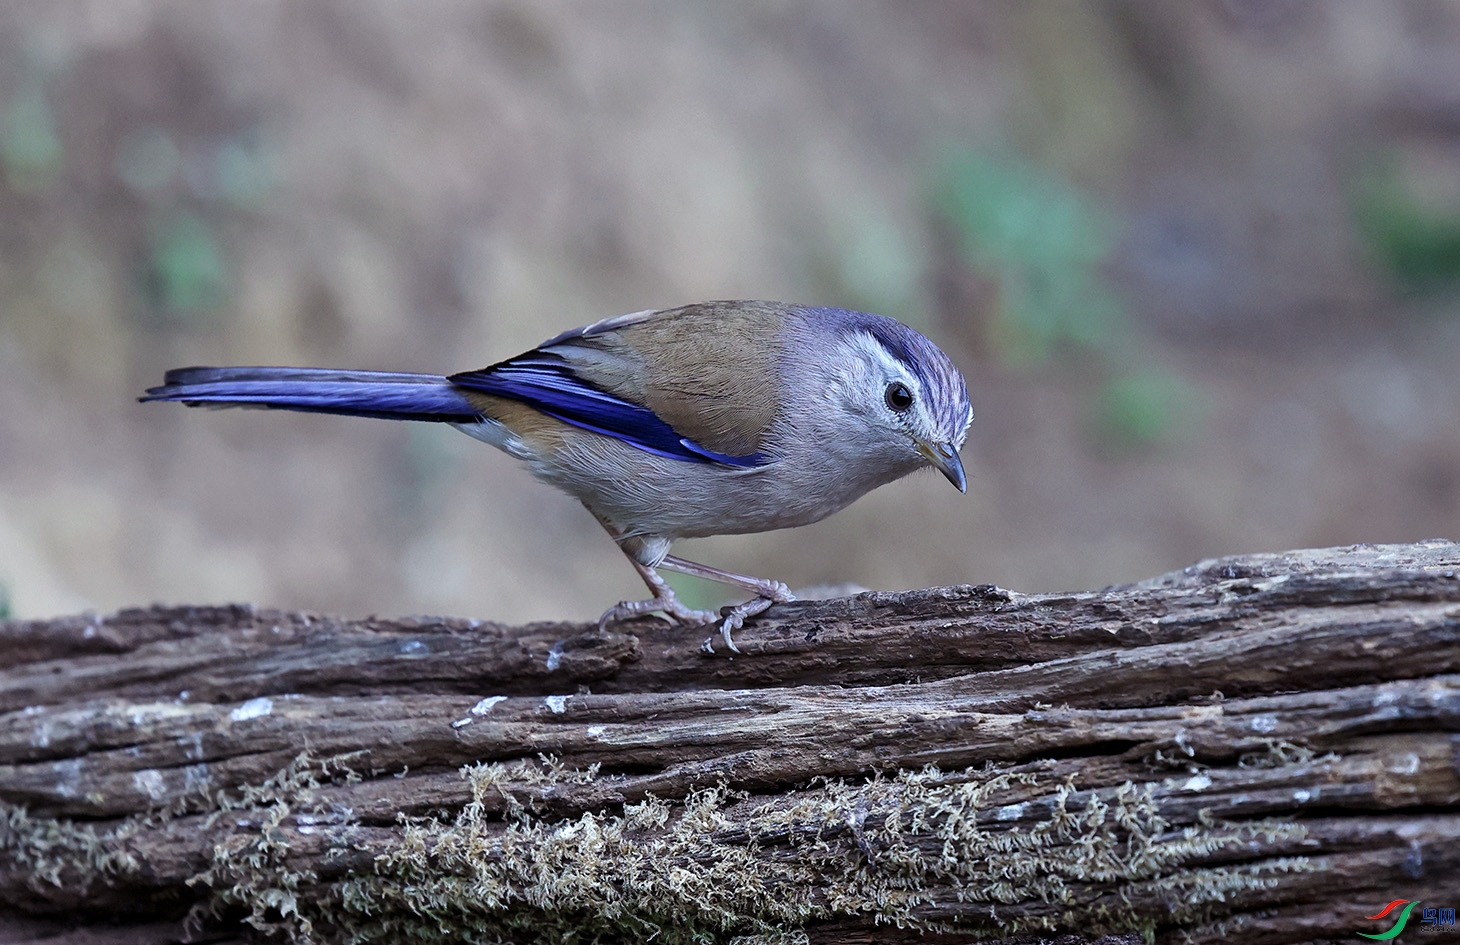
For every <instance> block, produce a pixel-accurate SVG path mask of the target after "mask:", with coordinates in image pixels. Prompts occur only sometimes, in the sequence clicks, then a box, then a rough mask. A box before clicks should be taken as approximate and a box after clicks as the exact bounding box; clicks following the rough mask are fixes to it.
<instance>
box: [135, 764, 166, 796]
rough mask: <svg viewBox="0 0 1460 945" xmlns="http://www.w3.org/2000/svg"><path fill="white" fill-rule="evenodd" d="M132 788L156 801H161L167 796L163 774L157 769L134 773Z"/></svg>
mask: <svg viewBox="0 0 1460 945" xmlns="http://www.w3.org/2000/svg"><path fill="white" fill-rule="evenodd" d="M132 788H133V789H134V790H135V791H136V792H137V793H138V794H146V795H147V796H148V797H150V798H152V799H153V800H154V801H160V800H162V799H163V798H164V797H166V796H167V784H166V783H165V782H164V781H163V780H162V772H160V771H158V770H157V769H155V768H147V769H146V770H144V771H134V772H132Z"/></svg>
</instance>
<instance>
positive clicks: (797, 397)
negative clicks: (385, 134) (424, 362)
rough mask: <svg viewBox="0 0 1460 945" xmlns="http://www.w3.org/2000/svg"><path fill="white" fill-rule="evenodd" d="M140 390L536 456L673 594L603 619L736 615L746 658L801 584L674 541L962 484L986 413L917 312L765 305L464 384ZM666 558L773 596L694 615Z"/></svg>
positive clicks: (709, 312)
mask: <svg viewBox="0 0 1460 945" xmlns="http://www.w3.org/2000/svg"><path fill="white" fill-rule="evenodd" d="M141 399H142V400H144V401H151V400H176V401H181V402H183V403H185V404H187V405H188V406H215V407H236V406H249V407H270V408H276V409H282V410H303V411H311V412H315V413H334V414H345V415H348V416H356V417H383V418H386V419H390V420H431V421H436V422H440V423H449V424H451V425H452V426H454V427H456V428H457V429H458V430H461V431H462V432H464V433H468V434H470V435H471V436H474V437H476V438H477V439H479V440H483V441H485V442H487V443H490V444H492V445H493V446H495V447H497V448H499V449H501V450H504V451H506V452H507V453H510V454H511V455H513V456H515V457H517V458H518V459H521V460H523V461H524V462H526V463H527V465H528V467H529V468H530V469H531V471H532V473H533V475H535V476H537V478H539V479H541V480H543V481H544V482H546V483H548V484H550V485H553V486H556V487H557V488H559V489H561V490H563V491H564V492H566V493H568V494H569V495H571V496H573V497H575V498H576V499H578V501H580V502H582V503H583V505H585V506H586V507H587V508H588V511H590V512H592V513H593V515H594V516H595V517H596V518H597V519H598V521H599V522H600V523H601V524H602V525H603V527H604V528H605V529H607V530H608V533H609V534H610V535H612V536H613V539H614V541H616V542H618V545H619V548H621V549H622V550H623V552H624V554H625V555H627V556H628V559H629V562H630V563H631V564H632V565H633V566H634V569H635V570H636V571H638V573H639V576H640V577H641V578H643V580H644V583H645V584H646V585H648V587H649V590H650V592H651V593H652V594H653V595H654V596H653V597H652V598H650V599H648V600H642V601H624V602H622V603H619V604H616V605H614V606H613V607H610V608H609V609H608V610H607V611H606V612H605V613H604V614H603V616H602V617H601V618H600V619H599V626H600V627H603V626H607V625H608V624H609V623H612V622H615V621H619V620H623V619H626V618H629V617H634V616H638V615H640V614H646V613H652V612H656V611H657V612H659V613H662V614H664V615H665V616H667V617H669V618H670V619H671V620H673V621H676V622H680V623H685V624H690V625H696V626H698V625H702V624H709V623H714V622H716V621H718V622H719V626H720V635H721V637H722V638H723V639H724V641H725V645H726V646H727V647H728V648H729V649H731V650H735V651H737V652H738V650H737V648H736V646H735V644H734V642H733V641H732V640H731V633H732V632H733V631H735V630H736V629H738V628H739V627H741V626H742V625H743V624H744V623H745V620H746V619H747V618H749V617H753V616H756V615H757V614H760V613H762V612H763V611H765V610H766V609H767V608H768V607H770V606H771V605H772V604H773V603H777V602H781V601H789V600H792V599H793V598H792V596H791V593H790V591H789V590H788V589H787V587H786V585H784V584H782V583H781V582H779V581H772V580H766V579H764V578H754V577H746V576H744V575H740V574H732V573H730V572H728V571H722V570H720V569H718V568H712V567H708V566H706V565H703V564H697V563H695V562H693V561H687V560H685V559H683V558H678V557H675V556H674V555H671V554H669V546H670V544H671V543H672V542H673V541H674V540H675V539H677V538H698V537H703V536H706V535H728V534H743V533H746V532H763V531H770V530H772V529H776V528H789V527H791V526H794V525H806V524H809V523H811V522H815V521H818V520H820V519H822V518H825V517H826V516H828V515H830V514H831V513H833V512H835V511H837V510H839V509H841V508H844V507H845V506H847V505H848V504H850V503H851V502H852V501H854V500H855V499H857V498H859V497H860V496H861V495H863V494H864V493H866V492H868V491H869V490H871V489H875V488H876V487H878V486H880V485H883V484H884V483H888V482H891V481H893V480H894V479H899V478H901V477H903V476H905V475H907V474H908V473H910V472H912V471H913V470H915V469H918V468H921V467H923V466H932V467H933V468H935V469H937V470H938V471H939V472H941V473H942V474H943V475H944V476H946V477H948V481H949V482H951V483H953V485H954V486H956V487H957V488H958V490H959V491H960V492H962V491H964V490H965V489H966V482H965V480H964V474H963V464H962V462H961V461H960V459H959V457H958V450H959V448H960V447H962V446H963V440H964V437H965V436H966V435H967V433H968V425H969V424H970V423H971V422H972V421H973V409H972V408H971V407H970V406H969V402H968V390H967V387H966V386H965V384H964V381H963V375H961V374H960V373H959V372H958V369H957V368H955V367H954V366H953V362H951V361H950V360H949V359H948V356H947V355H945V354H944V353H943V352H942V351H941V350H939V349H938V347H937V346H936V345H934V344H933V343H932V342H931V341H929V340H928V339H927V338H925V337H923V336H922V335H920V334H919V333H917V332H916V331H913V330H912V329H911V328H908V327H907V326H906V325H904V324H902V323H901V322H898V321H895V320H893V319H891V318H887V317H884V316H882V315H870V314H867V313H865V312H850V311H846V310H843V309H836V308H815V307H810V306H802V305H791V304H786V303H782V302H749V301H727V302H704V303H701V304H697V305H686V306H684V307H683V308H675V309H666V310H663V311H655V312H636V313H634V314H631V315H620V316H618V317H616V318H608V319H604V320H603V321H600V322H595V323H593V324H592V325H588V326H587V327H584V328H575V329H573V330H572V331H566V332H564V333H563V334H561V335H558V336H557V337H556V338H553V339H552V340H550V341H547V342H544V343H543V344H542V345H540V346H539V347H537V348H534V349H533V350H531V351H529V352H527V353H526V354H521V355H518V356H517V357H515V358H509V359H508V360H506V361H502V362H500V363H498V364H494V365H492V366H491V367H489V368H483V369H482V370H480V371H467V372H464V373H461V374H452V375H450V376H448V377H443V376H440V375H436V374H393V373H385V372H378V371H333V370H324V369H319V368H291V367H223V368H216V367H191V368H181V369H178V370H173V371H168V372H167V375H166V377H165V378H164V379H163V384H162V386H161V387H154V388H152V389H150V390H148V391H147V395H146V396H145V397H142V398H141ZM659 569H667V570H670V571H678V572H680V573H682V574H693V575H697V576H699V577H702V578H709V579H710V580H713V581H719V582H721V583H725V584H730V585H734V586H735V587H739V588H743V589H745V590H748V591H750V592H751V593H752V594H754V595H755V596H754V597H752V598H751V599H750V600H748V601H746V602H745V603H742V604H739V605H737V606H735V607H732V608H730V609H728V610H727V611H726V612H725V614H724V616H721V615H719V614H716V613H714V612H711V611H699V610H693V609H690V608H689V607H686V606H685V605H684V604H682V603H680V601H679V600H678V598H676V597H675V595H674V591H673V590H671V589H670V587H669V585H668V584H667V583H666V582H665V581H664V579H663V578H662V577H660V576H659V573H658V570H659ZM711 640H713V637H712V638H711ZM711 640H706V641H705V648H706V649H709V648H710V647H711Z"/></svg>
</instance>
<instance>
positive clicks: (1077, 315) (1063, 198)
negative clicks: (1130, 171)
mask: <svg viewBox="0 0 1460 945" xmlns="http://www.w3.org/2000/svg"><path fill="white" fill-rule="evenodd" d="M937 202H938V209H939V211H940V212H941V213H942V215H943V217H944V219H945V220H946V221H947V223H948V224H949V225H950V226H951V228H952V230H953V233H954V234H955V235H956V237H957V238H958V245H959V249H960V250H961V252H962V255H963V258H964V260H965V262H967V263H968V265H969V266H971V267H972V268H973V269H974V270H975V271H976V272H978V273H979V274H980V275H982V276H983V277H984V278H986V279H989V280H990V281H992V282H993V283H994V285H995V286H996V288H997V294H998V301H997V306H996V309H995V311H994V312H993V313H992V321H991V324H990V329H991V334H992V339H991V340H992V342H993V343H994V346H995V349H996V351H997V353H998V354H999V356H1000V357H1001V358H1002V359H1003V360H1004V361H1005V362H1006V363H1010V364H1013V365H1028V364H1037V363H1039V362H1042V361H1045V360H1047V359H1048V358H1049V357H1050V356H1051V355H1052V354H1053V353H1054V352H1055V351H1056V350H1057V349H1060V348H1071V347H1073V348H1086V349H1097V350H1105V349H1108V348H1111V347H1113V346H1117V345H1120V344H1122V343H1123V342H1124V340H1125V335H1127V334H1128V332H1127V331H1126V317H1125V307H1124V305H1123V304H1122V303H1121V301H1120V300H1119V299H1118V298H1117V297H1116V296H1115V294H1114V293H1112V292H1111V291H1110V289H1109V288H1108V287H1107V286H1106V285H1105V283H1104V281H1103V280H1102V278H1101V276H1100V267H1101V265H1102V264H1104V263H1105V261H1106V260H1107V259H1108V258H1109V256H1110V252H1111V248H1112V246H1113V245H1114V243H1115V240H1116V221H1115V220H1114V219H1113V218H1111V217H1110V216H1109V215H1108V214H1106V213H1104V212H1102V211H1101V210H1100V209H1099V208H1098V207H1096V206H1095V205H1094V204H1093V203H1092V202H1091V201H1090V200H1088V199H1086V198H1085V196H1084V195H1083V194H1081V193H1080V192H1079V191H1078V190H1076V189H1075V187H1074V186H1073V185H1071V184H1070V183H1069V182H1067V181H1064V180H1060V179H1058V178H1056V177H1054V176H1052V175H1049V174H1046V173H1043V172H1041V171H1040V170H1038V169H1037V168H1035V167H1033V166H1031V165H1030V164H1028V163H1027V162H1022V163H1021V162H1016V161H1012V160H997V159H994V158H992V157H989V156H987V155H984V154H980V153H977V152H972V151H969V152H964V153H962V154H959V155H956V156H955V157H954V158H953V159H952V160H951V161H950V162H949V166H948V169H947V171H946V173H945V174H944V179H943V182H942V186H941V187H940V188H939V189H938V193H937Z"/></svg>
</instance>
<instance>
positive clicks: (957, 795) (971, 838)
mask: <svg viewBox="0 0 1460 945" xmlns="http://www.w3.org/2000/svg"><path fill="white" fill-rule="evenodd" d="M462 774H463V777H465V778H466V779H467V780H468V781H469V783H470V784H471V787H472V791H473V800H472V801H471V803H469V804H467V805H466V807H464V808H463V809H462V810H461V811H460V812H458V813H457V814H456V815H455V816H452V817H441V818H428V819H417V820H411V821H405V822H403V823H402V825H401V835H400V839H399V841H398V842H395V843H393V844H392V845H391V846H390V848H388V849H386V850H384V851H383V852H379V847H376V848H375V849H376V850H377V855H376V856H375V858H374V860H373V870H372V871H370V872H368V873H359V874H356V875H353V876H350V877H347V878H343V879H334V878H323V879H322V878H321V877H320V876H318V875H316V874H315V873H313V872H310V871H309V870H307V869H300V868H298V867H297V865H292V866H291V863H295V864H297V863H298V862H299V860H298V859H296V858H295V857H297V856H298V851H291V849H290V840H289V837H290V836H295V835H296V834H294V833H292V832H291V828H297V827H298V826H299V824H300V823H301V822H302V821H307V822H309V823H312V824H327V826H326V827H324V828H323V829H325V830H327V831H328V836H329V837H330V838H331V842H332V843H333V844H334V846H335V847H336V848H337V849H338V850H344V849H346V848H349V847H350V846H351V844H352V842H353V841H352V837H354V836H355V835H356V831H357V829H358V826H359V825H358V824H356V823H354V822H353V820H352V819H351V818H350V817H349V815H348V812H341V811H332V812H321V811H320V810H319V805H318V804H317V802H316V793H317V788H318V787H319V785H320V783H321V781H322V780H332V779H337V778H339V777H341V776H346V777H348V776H349V774H348V771H347V770H343V769H342V767H341V766H340V765H339V764H338V763H329V764H321V763H318V762H312V761H310V760H309V759H307V758H300V759H297V760H296V762H295V763H294V764H293V765H291V766H290V767H289V768H287V769H285V770H284V771H281V772H279V773H278V774H277V775H276V776H275V777H274V778H271V779H270V780H269V781H268V782H266V783H264V784H262V785H257V786H253V787H250V788H246V789H243V790H242V792H241V793H239V794H235V795H233V796H232V797H230V798H226V799H225V798H215V803H216V804H217V808H216V812H215V814H214V815H213V816H214V817H215V818H225V819H227V818H231V819H232V820H233V823H234V830H233V833H232V836H231V837H230V838H229V839H227V840H225V841H224V842H222V843H220V844H218V845H217V846H216V848H215V850H214V855H213V863H212V865H211V866H210V867H209V868H208V869H207V870H205V871H204V872H202V873H201V874H199V875H198V876H196V877H195V878H194V879H193V881H192V885H194V887H195V888H197V889H200V890H206V891H207V896H208V898H207V900H206V902H205V903H204V904H203V905H202V906H201V907H200V909H199V911H198V912H197V913H196V915H195V918H197V919H199V920H201V919H203V918H205V917H206V916H207V915H209V914H214V915H216V914H221V913H222V912H224V911H231V912H234V913H235V914H236V912H237V911H238V910H242V913H243V915H244V917H245V919H246V921H248V922H249V923H250V924H251V925H252V926H253V927H254V928H256V929H259V930H260V931H262V932H264V933H266V934H271V935H274V936H277V937H280V938H282V939H285V940H288V941H292V942H316V941H328V942H357V943H367V942H419V943H437V942H441V943H445V942H452V943H456V942H461V941H473V942H495V941H512V942H549V941H551V942H558V941H581V942H641V941H650V940H652V941H654V942H656V943H664V945H681V943H701V942H726V941H738V942H741V943H744V945H750V943H756V945H791V943H799V942H804V941H805V940H806V936H805V933H804V932H802V931H801V930H802V929H804V928H807V927H808V926H810V925H812V924H814V923H816V922H819V921H826V920H836V919H845V918H853V917H861V918H864V919H865V918H868V917H870V918H871V919H872V920H873V921H875V922H877V923H891V924H893V925H896V926H899V927H904V928H911V929H919V930H928V931H940V930H941V931H951V930H955V929H956V930H960V931H964V932H971V933H976V934H988V935H1008V934H1012V933H1018V932H1053V931H1080V932H1083V933H1085V934H1087V935H1091V934H1097V933H1101V932H1111V931H1130V930H1133V929H1135V930H1141V931H1143V932H1145V933H1146V934H1147V935H1148V936H1150V935H1151V934H1152V933H1153V932H1154V930H1155V928H1156V926H1157V925H1158V924H1160V925H1163V926H1177V927H1187V928H1190V927H1193V926H1197V925H1202V924H1206V923H1211V922H1214V921H1218V920H1220V919H1222V917H1224V916H1226V915H1230V914H1231V913H1232V912H1233V911H1234V910H1235V909H1236V908H1237V907H1238V906H1240V904H1241V902H1242V901H1243V899H1244V896H1245V894H1247V893H1251V892H1255V891H1260V890H1262V889H1264V888H1266V887H1268V886H1269V885H1271V884H1272V883H1273V882H1275V881H1277V879H1278V878H1279V877H1280V874H1281V873H1282V872H1283V871H1287V870H1306V869H1311V868H1313V866H1312V865H1311V864H1309V863H1308V862H1306V861H1304V860H1301V859H1283V860H1271V859H1269V860H1266V861H1264V862H1262V863H1260V864H1257V865H1233V861H1235V860H1239V859H1241V858H1243V857H1244V856H1249V857H1250V856H1251V855H1252V854H1253V852H1254V851H1255V850H1257V849H1260V848H1261V847H1263V846H1266V845H1267V844H1270V843H1273V842H1276V841H1283V842H1286V841H1289V840H1291V839H1294V838H1296V837H1300V836H1301V835H1302V828H1301V827H1299V826H1297V825H1295V824H1286V823H1277V822H1270V821H1262V822H1256V823H1248V824H1224V823H1217V822H1207V823H1203V824H1201V825H1199V826H1196V827H1191V828H1186V829H1181V830H1173V829H1171V827H1170V825H1169V824H1168V823H1167V822H1166V821H1165V820H1164V819H1163V818H1162V817H1161V816H1160V813H1159V810H1158V807H1157V804H1156V802H1155V801H1154V800H1153V798H1152V795H1151V788H1150V786H1149V785H1147V786H1138V785H1134V784H1130V783H1127V784H1125V785H1123V786H1120V787H1117V788H1110V789H1101V790H1098V791H1078V790H1076V789H1075V788H1074V786H1073V785H1072V784H1071V783H1069V782H1060V783H1044V782H1041V781H1039V780H1038V779H1036V778H1035V777H1034V776H1032V775H1028V774H1019V775H1014V774H1010V773H1007V772H1000V771H998V770H995V769H992V768H988V769H967V770H963V771H956V772H942V771H939V770H938V769H936V768H932V767H929V768H926V769H924V770H922V771H916V772H899V773H897V774H895V775H890V776H885V777H875V778H872V779H870V780H865V781H859V782H851V781H840V780H836V781H825V782H821V783H818V784H816V785H813V786H811V787H809V788H807V789H804V790H801V791H798V792H795V793H793V794H791V795H789V796H784V795H783V796H779V797H775V798H770V799H767V798H763V797H757V798H752V797H748V796H746V795H744V794H738V793H735V792H732V791H730V790H728V789H727V788H725V787H723V786H718V787H712V788H707V789H704V790H699V791H696V792H694V793H692V794H690V795H689V796H688V797H685V798H683V799H680V800H672V801H671V800H665V799H659V798H653V797H650V798H648V799H646V800H644V801H642V802H640V803H635V804H626V805H624V806H623V807H622V809H620V810H612V811H599V812H594V813H584V814H581V815H579V816H576V817H573V818H571V819H562V818H561V817H555V816H553V815H552V814H551V813H550V812H548V811H547V810H545V809H544V805H542V804H541V803H539V799H541V798H543V797H546V796H549V795H551V794H552V793H554V789H555V788H556V787H558V786H561V785H566V784H570V783H582V782H586V781H592V780H599V781H606V782H607V785H606V786H610V787H611V786H612V782H613V778H612V777H611V776H601V775H600V773H599V772H598V771H597V769H589V770H585V771H574V770H568V769H565V768H563V767H562V766H560V765H558V764H557V763H555V762H554V761H552V760H551V759H542V760H541V761H540V762H528V763H515V764H512V765H501V764H492V765H477V766H473V767H469V768H466V769H463V772H462ZM1011 798H1024V800H1018V801H1015V802H1011V800H1010V799H1011ZM504 799H505V803H504ZM503 811H505V814H504V813H503ZM321 814H325V815H327V816H323V817H322V816H320V815H321ZM7 816H8V822H7V827H6V831H5V836H4V837H3V838H0V839H3V840H4V843H3V844H0V852H3V854H4V855H5V856H7V857H9V858H11V859H12V860H14V861H15V862H19V863H24V864H26V865H27V868H29V869H31V870H32V871H33V873H34V875H35V877H36V882H50V883H61V882H66V883H68V884H70V883H73V882H76V878H77V876H78V875H79V874H85V876H86V877H87V881H88V882H89V881H94V880H96V879H99V878H102V877H104V876H106V875H107V874H108V873H111V872H116V871H119V870H125V869H131V868H133V867H134V866H135V864H133V863H131V862H130V860H129V859H128V858H127V857H126V856H125V855H124V854H121V853H118V852H109V851H116V850H117V849H118V846H117V844H116V839H117V834H116V833H114V832H113V833H110V834H108V835H107V836H106V837H100V836H98V835H96V834H94V833H92V832H91V831H90V830H89V829H88V828H85V827H77V826H71V825H67V824H64V823H61V822H56V821H36V820H32V819H30V818H27V817H26V815H25V814H24V812H23V811H18V810H14V809H12V810H10V811H8V812H7ZM122 829H124V830H125V829H132V828H122ZM376 836H377V837H378V836H379V834H378V833H377V834H376ZM1214 859H1215V860H1216V861H1218V862H1221V863H1223V864H1224V865H1221V866H1202V865H1201V864H1202V863H1204V862H1205V863H1210V862H1213V860H1214ZM84 886H85V883H84V882H83V883H80V884H78V888H84ZM971 917H976V918H971Z"/></svg>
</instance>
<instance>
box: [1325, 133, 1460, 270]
mask: <svg viewBox="0 0 1460 945" xmlns="http://www.w3.org/2000/svg"><path fill="white" fill-rule="evenodd" d="M1420 190H1421V187H1420V186H1418V182H1417V181H1415V180H1413V179H1411V177H1410V176H1408V175H1406V174H1405V173H1404V172H1403V171H1402V170H1401V169H1400V168H1399V166H1398V165H1397V164H1396V163H1395V162H1393V161H1385V162H1381V164H1380V165H1379V166H1377V167H1376V168H1374V169H1371V170H1370V171H1369V172H1368V173H1367V174H1365V175H1363V176H1362V177H1361V178H1360V181H1359V184H1358V186H1357V187H1356V188H1354V191H1353V198H1352V207H1353V215H1354V222H1355V225H1356V227H1357V229H1358V232H1359V235H1360V237H1361V238H1362V239H1363V241H1364V243H1365V245H1366V246H1367V247H1368V248H1369V251H1370V252H1371V253H1372V254H1373V256H1374V258H1375V260H1376V261H1377V262H1378V263H1379V265H1380V266H1382V267H1383V269H1384V270H1385V272H1387V273H1388V274H1389V276H1390V277H1391V278H1392V279H1394V281H1395V282H1396V283H1398V284H1399V285H1400V286H1401V287H1403V288H1405V289H1408V290H1410V291H1415V292H1424V291H1429V290H1434V289H1446V288H1454V287H1455V286H1456V285H1457V284H1460V204H1457V203H1456V202H1446V201H1435V200H1425V199H1424V198H1423V197H1422V196H1421V195H1420V193H1419V191H1420Z"/></svg>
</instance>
